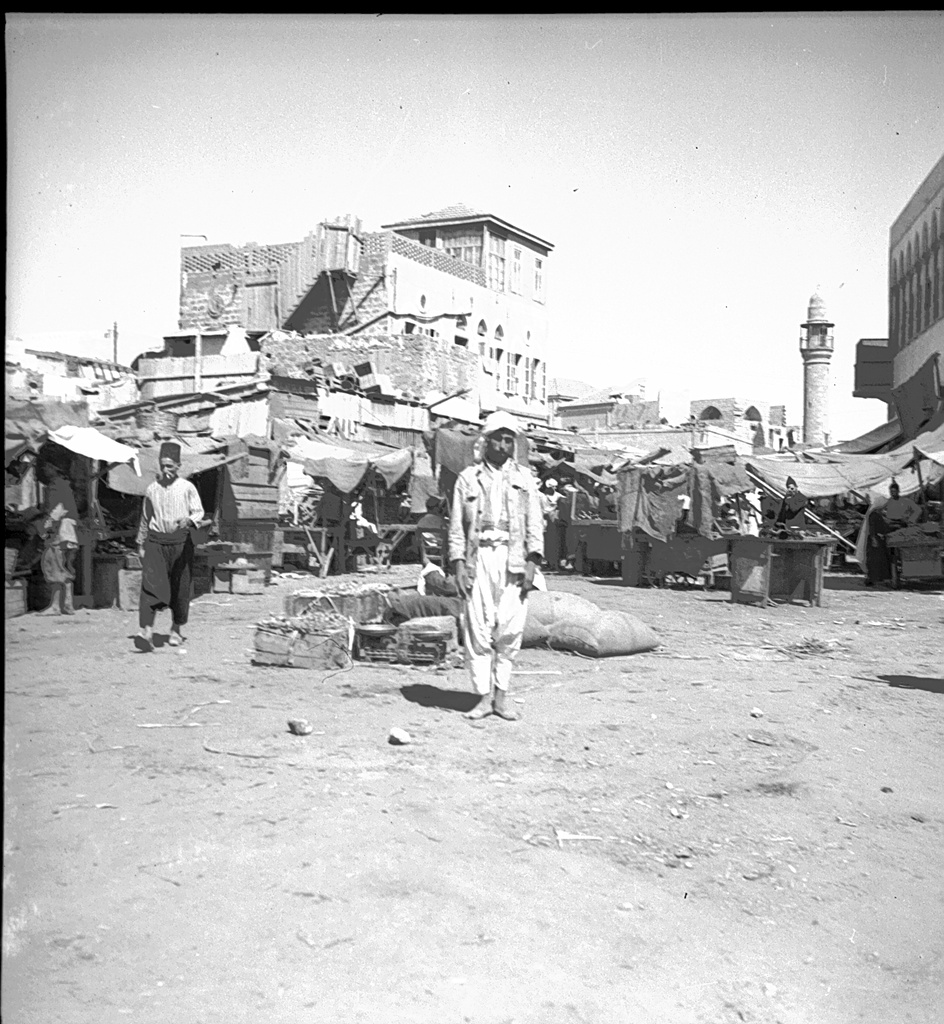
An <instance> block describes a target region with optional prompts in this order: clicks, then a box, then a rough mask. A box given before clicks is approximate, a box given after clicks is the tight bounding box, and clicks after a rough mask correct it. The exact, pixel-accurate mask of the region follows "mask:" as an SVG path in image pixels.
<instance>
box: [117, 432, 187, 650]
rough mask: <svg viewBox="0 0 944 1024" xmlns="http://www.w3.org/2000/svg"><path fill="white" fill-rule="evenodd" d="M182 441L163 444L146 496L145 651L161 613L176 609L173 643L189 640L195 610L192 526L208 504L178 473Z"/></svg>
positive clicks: (141, 637)
mask: <svg viewBox="0 0 944 1024" xmlns="http://www.w3.org/2000/svg"><path fill="white" fill-rule="evenodd" d="M179 472H180V445H179V444H175V443H174V442H172V441H167V442H165V443H164V444H162V445H161V451H160V474H159V476H158V478H157V480H155V481H154V483H152V484H150V485H149V487H148V489H147V491H145V494H144V508H143V509H142V512H141V525H140V526H139V527H138V553H139V554H140V556H141V562H142V569H143V571H142V573H141V599H140V603H139V608H138V622H139V624H140V626H141V632H140V633H139V634H138V635H137V636H136V637H135V638H134V645H135V647H137V648H138V650H139V651H152V650H153V649H154V644H153V641H152V638H151V628H152V627H153V625H154V616H155V613H156V612H157V611H158V609H160V608H170V610H171V615H172V616H173V622H172V625H171V632H170V640H169V641H168V642H169V643H170V645H171V647H179V646H180V645H181V644H182V643H183V637H182V636H181V632H180V631H181V629H182V628H183V627H184V626H185V625H186V624H187V618H188V616H189V613H190V578H191V575H192V571H193V540H192V539H191V536H190V530H191V528H192V527H194V526H196V525H197V524H198V523H199V522H200V521H201V520H202V519H203V503H202V502H201V501H200V495H199V494H198V493H197V489H196V487H194V485H193V484H192V483H191V482H190V481H189V480H184V479H183V478H182V477H180V476H178V474H179Z"/></svg>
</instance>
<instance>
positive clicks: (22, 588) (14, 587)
mask: <svg viewBox="0 0 944 1024" xmlns="http://www.w3.org/2000/svg"><path fill="white" fill-rule="evenodd" d="M4 591H5V596H4V617H5V618H7V619H15V618H16V617H17V616H18V615H25V614H26V581H25V580H7V581H6V585H5V587H4Z"/></svg>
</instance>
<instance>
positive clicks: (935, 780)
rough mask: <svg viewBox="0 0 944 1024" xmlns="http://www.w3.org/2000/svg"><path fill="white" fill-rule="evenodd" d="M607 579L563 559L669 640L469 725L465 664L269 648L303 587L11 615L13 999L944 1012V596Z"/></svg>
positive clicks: (377, 1016) (804, 1022)
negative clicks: (286, 598) (402, 736)
mask: <svg viewBox="0 0 944 1024" xmlns="http://www.w3.org/2000/svg"><path fill="white" fill-rule="evenodd" d="M614 582H615V581H603V580H600V581H593V580H587V579H572V578H563V577H552V578H551V580H550V585H551V588H552V589H559V590H568V591H572V592H574V593H578V594H581V595H583V596H586V597H589V598H591V599H592V600H595V601H597V602H598V603H599V604H601V605H602V606H604V607H612V608H620V609H623V610H626V611H629V612H631V613H633V614H636V615H638V616H639V617H640V618H642V619H643V620H644V621H646V622H648V623H649V624H651V625H652V626H654V627H655V628H656V630H657V631H658V632H659V633H660V635H661V637H662V638H663V640H664V643H665V645H666V646H665V648H663V649H662V650H661V651H659V652H656V653H653V654H647V655H637V656H635V657H631V658H621V659H611V660H607V661H591V660H586V659H581V658H577V657H574V656H570V655H565V654H559V653H552V652H549V651H525V652H523V653H522V655H521V656H520V660H519V664H518V668H519V669H520V671H521V675H520V676H518V678H517V680H516V682H515V684H514V696H515V697H517V698H518V699H519V701H521V703H519V704H518V705H516V707H518V709H519V710H520V711H521V712H522V715H523V717H522V720H521V721H519V722H517V723H506V722H501V721H499V720H497V719H495V718H490V719H487V720H486V721H485V722H484V723H481V724H480V727H478V728H477V727H475V726H473V725H472V723H470V722H468V721H467V720H465V719H464V718H463V717H462V715H461V713H460V711H459V710H457V709H458V708H461V707H467V706H468V702H467V701H466V702H465V703H463V700H464V694H463V692H462V691H465V689H466V684H465V680H464V677H463V674H462V672H461V671H458V670H453V671H450V672H448V673H437V672H435V671H423V670H417V669H407V668H402V669H397V668H393V669H391V668H389V667H384V668H380V667H373V666H359V667H357V668H355V669H353V670H351V671H348V672H345V673H342V674H339V675H335V676H333V677H331V678H328V679H323V678H322V677H321V675H320V674H318V675H315V674H313V673H309V672H304V671H297V670H291V669H278V668H256V667H252V666H251V665H250V664H249V656H248V654H247V648H249V647H250V646H251V638H252V630H251V627H252V624H253V623H254V622H255V621H256V620H257V619H258V618H260V617H261V616H262V615H263V614H264V613H268V612H277V611H280V610H281V607H282V598H283V595H284V594H285V593H286V592H287V591H288V590H290V589H296V588H298V587H299V586H300V584H299V583H298V582H289V581H282V582H280V583H279V584H278V585H277V586H273V587H270V588H269V589H268V590H267V591H266V593H265V594H264V595H262V596H258V597H248V596H246V597H242V596H220V595H212V596H208V597H205V598H201V599H200V600H198V601H196V602H195V603H194V605H193V610H192V617H191V624H190V627H189V638H188V644H187V647H186V648H185V650H181V651H175V650H174V649H173V648H170V647H163V648H160V649H158V650H157V651H156V652H155V653H153V654H151V655H142V654H139V653H137V652H135V651H134V650H133V648H132V644H131V641H130V639H129V638H130V636H131V635H132V633H133V632H134V628H135V617H134V614H133V613H127V612H120V611H118V610H111V611H94V612H80V613H79V614H78V615H76V617H75V618H74V619H71V620H70V619H62V618H60V619H51V620H50V619H41V618H39V617H37V616H35V615H30V616H27V617H23V618H19V619H13V620H9V621H8V622H7V644H8V646H7V674H6V683H5V688H6V764H5V771H6V775H5V783H6V801H5V838H4V855H5V856H4V881H3V890H4V893H3V895H4V900H3V925H4V928H3V951H4V961H3V965H4V973H3V1000H2V1001H3V1006H2V1010H3V1020H4V1021H5V1022H6V1024H60V1022H68V1024H109V1022H111V1021H122V1020H129V1019H130V1020H134V1021H140V1022H161V1024H163V1022H177V1021H180V1022H184V1024H187V1022H197V1024H216V1022H220V1024H224V1022H225V1024H231V1022H236V1021H254V1022H255V1021H259V1022H263V1024H265V1022H282V1021H286V1022H289V1021H318V1022H335V1021H336V1022H345V1024H346V1022H360V1021H363V1022H371V1024H374V1022H380V1021H382V1022H385V1024H387V1022H390V1024H394V1022H405V1024H453V1022H455V1024H460V1022H474V1024H480V1022H481V1024H511V1022H514V1024H532V1022H533V1024H557V1022H561V1024H572V1022H607V1024H609V1022H623V1021H626V1022H640V1024H663V1022H665V1024H688V1022H704V1024H715V1022H717V1024H728V1022H731V1024H738V1022H741V1021H744V1022H753V1024H767V1022H781V1024H838V1022H852V1021H856V1022H870V1024H871V1022H875V1024H879V1022H881V1024H887V1022H897V1024H903V1022H922V1024H923V1022H929V1021H933V1020H939V1019H940V1017H939V1016H938V1014H939V1012H940V1007H941V1005H942V1001H944V985H942V981H944V962H942V950H944V900H942V881H941V878H942V870H941V869H942V866H944V853H942V850H944V845H942V839H944V800H942V793H941V782H942V772H941V765H942V760H944V743H942V735H944V733H942V721H944V714H942V710H944V679H942V674H944V670H942V661H944V629H942V617H944V598H942V595H941V592H940V590H938V591H933V590H924V591H918V590H910V591H901V592H898V593H895V592H888V591H875V592H873V591H866V590H863V589H861V587H860V585H859V582H858V581H857V580H853V579H852V578H848V577H846V578H843V577H835V578H833V579H831V580H829V581H828V583H829V586H830V589H829V590H828V592H827V595H826V603H825V606H824V607H822V608H806V607H804V606H786V607H784V606H782V607H777V608H772V609H758V608H752V607H745V606H741V605H732V604H730V602H729V595H728V594H725V593H710V592H704V591H701V590H692V591H668V590H666V591H658V590H635V589H629V590H627V589H623V588H622V587H620V586H618V585H614ZM165 614H166V613H165ZM158 628H159V630H160V629H165V628H166V626H165V624H164V621H163V620H162V619H159V625H158ZM810 637H814V638H816V640H817V641H818V642H819V644H820V649H819V652H818V653H817V652H814V653H813V654H812V655H810V656H805V657H804V656H797V655H796V654H793V653H785V652H784V650H782V648H788V649H789V645H791V644H803V643H805V642H806V641H807V640H808V638H810ZM541 673H552V674H541ZM444 691H449V692H444ZM755 709H756V710H757V711H759V712H761V713H762V715H760V716H757V717H754V716H752V713H751V712H752V711H753V710H755ZM289 717H307V718H309V719H310V720H311V721H312V722H313V724H314V727H315V730H316V731H315V733H314V734H312V735H311V736H307V737H296V736H292V735H290V734H289V733H288V732H287V731H286V719H287V718H289ZM190 723H199V724H198V725H195V726H194V727H192V728H187V727H179V726H186V725H188V724H190ZM146 724H161V725H164V726H177V727H175V728H169V727H168V728H150V729H149V728H142V727H141V726H142V725H146ZM392 726H400V727H402V728H405V729H407V730H409V732H410V733H411V734H412V736H413V740H414V742H413V743H412V744H411V745H408V746H402V747H395V746H390V745H389V744H388V743H387V735H388V732H389V730H390V728H391V727H392ZM205 747H210V748H213V750H212V751H211V750H207V749H205ZM223 751H230V752H236V753H237V754H241V755H246V756H233V754H231V753H224V752H223ZM248 755H255V756H248ZM568 834H569V835H579V836H583V837H588V838H580V839H573V838H566V836H567V835H568Z"/></svg>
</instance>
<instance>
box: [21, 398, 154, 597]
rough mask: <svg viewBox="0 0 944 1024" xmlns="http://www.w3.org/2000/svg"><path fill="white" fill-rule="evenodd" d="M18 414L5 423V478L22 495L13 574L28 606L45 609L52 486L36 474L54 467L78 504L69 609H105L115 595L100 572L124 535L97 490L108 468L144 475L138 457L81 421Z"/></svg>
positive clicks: (31, 412)
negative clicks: (55, 423)
mask: <svg viewBox="0 0 944 1024" xmlns="http://www.w3.org/2000/svg"><path fill="white" fill-rule="evenodd" d="M21 404H23V403H21ZM27 405H28V403H27ZM10 411H11V410H10V408H9V407H8V413H9V412H10ZM13 411H14V415H13V417H12V418H8V421H7V441H8V444H7V456H8V463H7V475H8V478H10V477H11V475H12V476H14V477H17V479H18V490H19V494H18V496H17V500H16V501H15V502H13V503H11V502H10V501H9V500H8V501H7V503H6V512H7V515H6V520H7V522H6V527H7V538H8V543H9V542H10V540H13V541H14V543H15V545H16V553H15V555H14V556H13V558H12V559H10V558H9V556H8V562H10V563H11V565H10V570H9V575H10V576H11V577H15V578H19V579H20V580H22V581H24V583H25V584H26V587H25V589H26V595H25V603H26V605H27V607H29V608H32V609H40V608H43V607H45V606H46V604H47V603H48V601H49V594H50V589H49V587H48V586H47V581H46V579H45V577H44V573H43V571H42V570H41V568H40V563H41V561H42V556H43V551H44V545H45V543H46V542H45V541H44V537H46V536H47V534H48V530H47V524H48V522H49V520H48V518H47V517H46V516H45V515H43V514H42V512H41V509H43V508H44V507H45V505H46V504H47V499H46V489H47V483H46V482H45V481H44V479H43V473H42V472H37V468H38V469H39V470H40V471H42V470H43V467H48V466H55V467H56V471H57V475H58V476H59V478H60V479H61V481H62V486H63V487H64V488H65V491H66V493H67V494H68V495H69V500H70V502H74V505H75V508H74V510H73V513H72V514H73V515H75V516H76V520H75V541H74V544H73V548H74V549H75V545H77V550H75V558H74V567H73V568H70V569H68V576H67V581H68V584H69V586H68V590H69V592H70V603H71V604H72V605H74V607H79V608H82V607H94V606H97V605H100V604H102V603H104V602H105V601H106V599H107V597H109V596H111V591H110V590H109V585H110V577H109V576H108V574H107V573H103V571H102V568H101V567H102V565H103V564H104V563H105V562H107V561H108V558H109V555H110V549H111V547H112V546H113V545H115V544H119V543H121V541H122V540H124V539H125V535H126V531H125V530H123V529H122V528H121V527H120V524H116V523H115V522H114V521H113V520H111V519H110V517H108V516H107V515H106V513H105V511H104V510H103V507H102V504H101V502H100V500H99V486H100V483H101V480H102V477H103V476H104V475H105V473H107V472H108V467H110V466H115V465H119V464H124V465H125V466H126V468H127V470H128V472H129V473H130V474H132V475H136V474H137V473H139V472H140V467H139V464H138V458H137V450H136V449H135V448H132V447H130V446H129V445H125V444H121V443H119V442H117V441H115V440H113V439H112V438H110V437H106V436H105V435H104V434H102V433H101V432H99V431H98V430H96V429H95V428H94V427H89V426H83V425H81V418H80V417H77V418H79V419H80V422H79V423H75V422H71V423H61V425H59V426H57V427H51V426H50V425H49V422H52V421H49V422H47V420H48V417H49V415H55V414H51V413H50V414H45V415H44V414H42V413H39V412H38V411H34V410H32V409H29V408H27V409H18V410H17V409H14V410H13ZM10 442H13V443H10ZM11 471H12V473H11ZM7 497H8V499H9V497H10V495H9V494H8V495H7ZM116 527H117V528H116ZM132 532H133V531H132ZM70 558H72V556H71V555H70ZM106 590H109V593H108V594H106V593H105V591H106ZM114 596H115V597H117V590H115V593H114Z"/></svg>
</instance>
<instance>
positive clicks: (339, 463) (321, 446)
mask: <svg viewBox="0 0 944 1024" xmlns="http://www.w3.org/2000/svg"><path fill="white" fill-rule="evenodd" d="M363 448H367V446H362V450H356V449H353V448H346V447H343V446H339V445H333V444H327V443H325V442H322V441H308V440H303V441H299V442H298V443H297V444H296V445H295V447H294V448H292V449H290V450H289V451H288V453H287V454H288V458H289V459H290V460H291V461H293V462H300V463H301V464H302V466H303V467H304V469H305V472H306V473H307V474H308V475H309V476H311V477H315V478H323V479H325V480H328V481H330V482H331V484H333V485H334V487H335V488H337V490H338V491H340V492H341V493H342V494H350V493H351V492H352V491H354V490H356V489H357V487H358V486H359V485H360V483H361V482H362V481H363V479H364V477H365V476H366V475H367V471H368V470H369V469H374V470H376V472H377V474H378V475H379V476H380V477H381V479H382V480H383V482H384V483H385V484H386V486H387V487H392V486H393V485H394V484H395V483H396V482H397V481H398V480H400V479H401V478H402V477H403V476H405V475H406V474H407V473H408V472H410V470H411V469H412V467H413V449H412V448H401V449H399V450H397V451H389V450H384V449H380V448H374V447H373V446H371V447H369V448H367V450H366V451H365V450H363Z"/></svg>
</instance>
